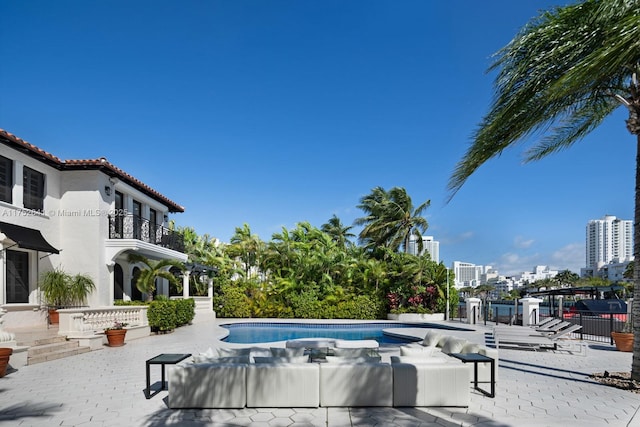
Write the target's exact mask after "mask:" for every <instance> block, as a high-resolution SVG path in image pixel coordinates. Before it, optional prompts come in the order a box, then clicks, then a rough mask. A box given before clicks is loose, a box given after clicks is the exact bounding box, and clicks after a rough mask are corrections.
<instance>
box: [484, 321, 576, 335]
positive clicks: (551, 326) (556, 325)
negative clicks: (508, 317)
mask: <svg viewBox="0 0 640 427" xmlns="http://www.w3.org/2000/svg"><path fill="white" fill-rule="evenodd" d="M569 325H572V323H569V322H566V321H564V320H561V319H553V320H552V321H551V322H547V323H545V324H544V325H541V326H530V327H528V328H525V327H521V326H506V325H496V326H495V327H494V330H500V331H503V330H504V331H507V332H508V331H518V332H520V331H532V330H533V331H534V332H557V331H559V330H560V329H562V328H566V327H567V326H569Z"/></svg>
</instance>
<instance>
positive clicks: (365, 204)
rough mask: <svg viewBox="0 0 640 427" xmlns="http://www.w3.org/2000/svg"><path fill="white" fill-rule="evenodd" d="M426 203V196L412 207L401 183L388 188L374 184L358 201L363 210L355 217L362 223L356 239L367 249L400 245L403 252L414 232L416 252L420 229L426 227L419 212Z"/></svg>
mask: <svg viewBox="0 0 640 427" xmlns="http://www.w3.org/2000/svg"><path fill="white" fill-rule="evenodd" d="M430 204H431V202H430V201H429V200H427V201H426V202H424V203H422V204H421V205H420V206H418V207H417V208H414V207H413V202H412V201H411V197H409V195H408V194H407V191H406V190H405V189H404V188H401V187H393V188H392V189H391V190H389V191H386V190H385V189H384V188H382V187H376V188H374V189H373V190H371V193H370V194H368V195H367V196H364V197H362V198H361V199H360V204H359V205H358V208H360V209H362V210H363V211H364V212H365V216H363V217H361V218H357V219H356V220H355V224H356V225H362V226H364V228H363V229H362V231H361V232H360V235H359V240H360V242H361V243H363V244H364V245H365V247H367V248H369V249H375V248H376V247H379V246H383V247H387V248H390V249H392V250H393V251H398V249H399V248H400V247H402V248H403V249H404V250H405V252H406V250H407V248H408V247H409V240H410V238H411V236H415V238H416V242H417V244H418V253H420V252H421V251H422V233H424V232H425V231H426V230H427V228H428V227H429V224H428V223H427V220H426V219H425V218H424V217H422V214H423V213H424V211H425V210H426V209H427V208H428V207H429V205H430Z"/></svg>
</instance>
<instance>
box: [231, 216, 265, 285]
mask: <svg viewBox="0 0 640 427" xmlns="http://www.w3.org/2000/svg"><path fill="white" fill-rule="evenodd" d="M230 243H231V244H230V245H229V246H228V248H227V251H228V253H229V255H230V256H232V257H238V258H239V259H240V260H241V262H242V264H243V267H244V273H245V277H246V278H247V279H251V276H252V274H251V273H252V271H254V269H255V268H257V267H258V266H259V265H260V255H261V253H262V249H263V246H264V243H263V242H262V240H260V237H259V236H258V235H257V234H253V233H252V232H251V228H250V227H249V224H243V225H242V227H236V230H235V233H234V235H233V236H231V240H230Z"/></svg>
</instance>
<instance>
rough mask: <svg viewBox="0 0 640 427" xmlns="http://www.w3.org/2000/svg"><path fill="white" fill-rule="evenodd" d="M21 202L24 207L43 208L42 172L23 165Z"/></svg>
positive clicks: (35, 209) (40, 209) (41, 209)
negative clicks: (22, 194)
mask: <svg viewBox="0 0 640 427" xmlns="http://www.w3.org/2000/svg"><path fill="white" fill-rule="evenodd" d="M22 169H23V179H24V180H23V181H24V182H23V192H24V196H23V204H24V207H25V208H26V209H32V210H34V211H40V212H42V211H43V210H44V174H43V173H40V172H38V171H36V170H33V169H31V168H28V167H26V166H24V167H23V168H22Z"/></svg>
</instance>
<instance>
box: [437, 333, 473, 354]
mask: <svg viewBox="0 0 640 427" xmlns="http://www.w3.org/2000/svg"><path fill="white" fill-rule="evenodd" d="M466 343H467V342H466V341H465V340H462V339H458V338H453V337H451V339H448V340H447V341H446V342H445V343H444V345H443V346H442V352H443V353H447V354H451V353H460V352H461V351H462V347H464V345H465V344H466Z"/></svg>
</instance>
